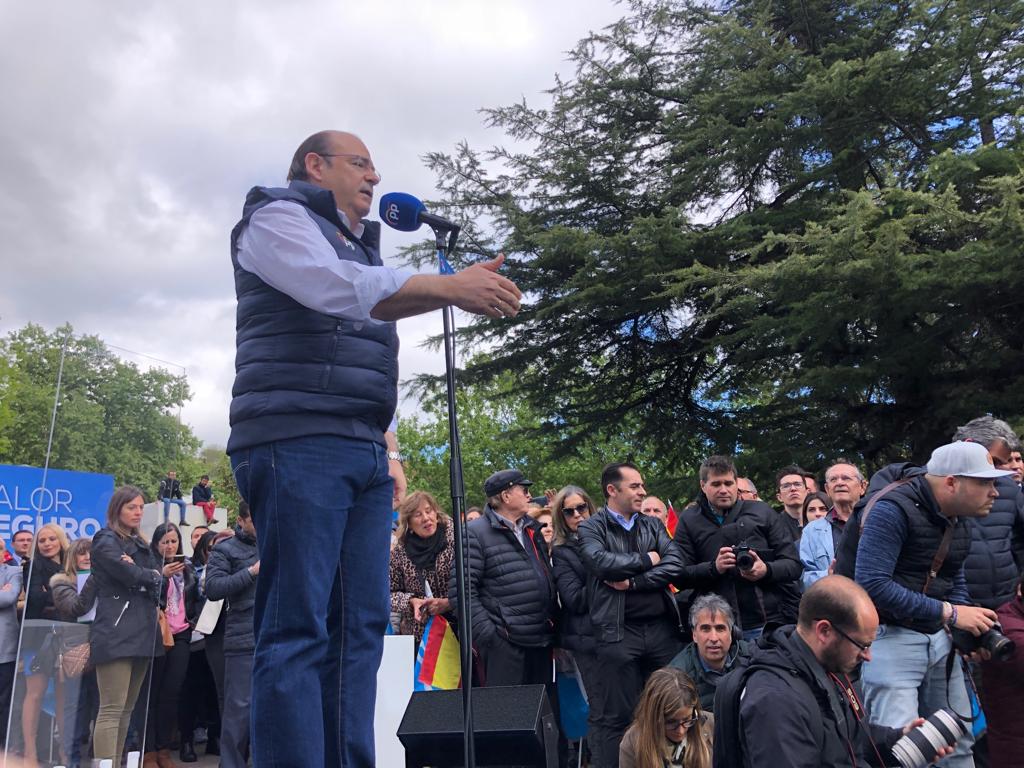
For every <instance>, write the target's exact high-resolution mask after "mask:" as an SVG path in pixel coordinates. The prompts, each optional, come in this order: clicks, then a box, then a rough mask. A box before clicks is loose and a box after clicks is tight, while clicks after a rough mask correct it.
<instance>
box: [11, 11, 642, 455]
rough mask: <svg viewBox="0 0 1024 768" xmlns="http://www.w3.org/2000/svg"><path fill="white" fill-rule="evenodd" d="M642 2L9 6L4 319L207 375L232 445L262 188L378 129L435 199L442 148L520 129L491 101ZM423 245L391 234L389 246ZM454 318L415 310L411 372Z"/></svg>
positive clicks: (202, 430)
mask: <svg viewBox="0 0 1024 768" xmlns="http://www.w3.org/2000/svg"><path fill="white" fill-rule="evenodd" d="M624 11H625V9H624V8H623V7H622V6H618V5H615V4H613V3H612V2H611V0H561V1H559V2H551V1H550V0H549V1H548V2H543V1H542V0H508V1H504V2H503V1H502V0H488V1H486V2H485V0H462V1H457V0H431V1H430V2H422V1H421V2H409V1H407V0H393V1H392V2H388V3H384V2H363V3H358V4H355V3H345V2H327V1H326V0H315V1H314V0H310V1H308V2H269V1H268V0H260V1H259V2H256V1H254V0H246V2H237V1H231V0H225V1H224V2H178V3H132V2H121V3H113V2H108V3H62V4H60V6H59V8H58V7H55V6H52V5H50V4H46V3H40V4H34V3H24V2H22V3H18V2H10V3H5V4H4V6H3V9H2V10H0V92H2V93H3V98H4V109H3V114H4V118H3V120H2V121H0V178H2V179H3V186H2V187H0V243H2V245H0V254H2V256H0V258H2V260H3V262H2V263H3V282H2V287H0V332H7V331H10V330H13V329H15V328H19V327H21V326H23V325H25V324H26V323H28V322H35V323H39V324H41V325H43V326H45V327H46V328H48V329H50V330H52V329H53V328H55V327H56V326H58V325H60V324H61V323H63V322H65V321H68V322H70V323H71V324H72V325H73V326H74V328H75V332H76V333H78V334H83V333H87V334H95V335H98V336H100V337H101V338H102V339H103V340H104V341H106V342H107V343H108V344H110V345H113V346H116V347H120V348H123V349H126V350H134V351H137V352H139V353H143V354H145V355H150V356H152V357H155V358H160V359H163V360H167V361H171V362H173V363H176V364H179V365H180V366H183V367H184V368H185V369H186V371H187V375H188V380H189V384H190V385H191V387H192V391H193V393H194V394H193V398H192V400H191V402H189V403H188V404H187V405H186V407H185V409H184V411H183V419H184V420H185V421H187V422H188V423H189V424H191V425H192V427H193V430H194V431H195V433H196V434H197V435H198V436H199V437H200V438H201V439H202V440H203V441H204V442H205V443H207V444H217V445H224V443H225V442H226V440H227V434H228V419H227V409H228V403H229V401H230V390H231V382H232V379H233V376H234V309H235V297H234V287H233V280H232V275H231V263H230V257H229V253H228V235H229V233H230V231H231V228H232V226H233V225H234V223H235V222H236V221H237V219H238V216H239V213H240V211H241V206H242V201H243V198H244V196H245V192H246V191H247V190H248V189H249V187H251V186H253V185H255V184H265V185H279V184H282V183H283V182H284V174H285V171H286V169H287V165H288V162H289V160H290V158H291V155H292V153H293V152H294V150H295V147H296V146H297V145H298V143H299V142H300V141H301V140H302V139H303V138H305V137H306V136H307V135H309V134H310V133H313V132H314V131H317V130H320V129H323V128H342V129H348V130H352V131H354V132H356V133H358V134H360V135H361V136H362V138H363V139H364V140H365V141H366V143H367V145H368V146H369V148H370V150H371V152H372V154H373V158H374V162H375V164H376V166H377V168H378V169H380V171H381V173H382V175H383V181H382V183H381V185H380V186H379V187H378V195H380V194H383V193H385V192H389V191H406V192H411V193H413V194H416V195H418V196H420V197H423V198H429V197H431V196H432V195H433V194H434V191H435V190H434V178H433V176H432V175H431V174H430V173H429V172H428V171H427V170H426V169H425V168H424V167H423V164H422V162H421V160H420V158H421V156H422V155H424V154H425V153H426V152H429V151H435V150H443V151H447V150H450V149H452V148H453V147H454V145H455V144H456V142H458V141H460V140H462V139H467V140H468V141H469V142H470V145H471V146H474V147H478V148H484V147H487V146H490V145H493V144H498V143H502V141H503V138H504V137H503V136H502V135H501V134H500V132H497V131H494V130H490V131H488V130H485V129H484V126H483V120H482V118H481V115H480V114H479V112H478V110H479V109H480V108H481V107H493V106H503V105H507V104H510V103H512V102H515V101H518V100H520V99H522V98H524V97H525V98H526V99H527V101H528V102H529V103H530V104H531V105H536V106H541V105H544V104H546V97H545V96H544V94H543V91H544V90H545V89H547V88H549V87H550V86H551V85H552V84H553V82H554V76H555V73H556V72H560V73H562V74H570V73H571V71H572V70H571V66H570V65H569V64H567V62H566V51H568V50H569V49H570V48H572V47H573V45H574V44H575V43H576V42H577V41H578V40H579V39H581V38H582V37H584V36H585V35H586V34H587V32H588V31H590V30H593V29H600V28H602V27H604V26H605V25H607V24H609V23H611V22H612V21H614V20H615V19H617V18H618V17H620V16H621V15H623V14H624ZM374 209H375V210H376V206H374ZM374 215H376V214H375V213H374ZM411 241H412V240H411V238H410V236H404V239H403V236H401V235H400V234H399V233H396V232H393V231H390V230H389V231H386V232H385V240H384V254H385V257H387V255H388V254H389V253H390V252H391V251H393V250H395V249H396V248H397V247H398V246H399V245H402V244H403V243H408V242H411ZM440 327H441V317H440V313H434V314H432V315H427V316H425V317H422V318H417V319H415V320H405V321H402V322H401V323H400V324H399V333H400V334H401V337H402V355H401V369H402V377H403V378H407V377H411V376H412V375H414V374H415V373H419V372H423V371H430V372H439V371H440V370H441V368H442V365H443V361H442V360H441V359H440V357H439V355H440V353H434V352H432V351H428V350H425V349H422V348H421V347H420V342H421V341H422V340H423V339H424V338H426V337H427V336H428V335H430V334H432V333H435V332H437V331H438V330H440ZM115 351H117V352H118V354H120V355H122V356H123V357H124V358H125V359H127V360H132V361H134V362H136V363H138V364H140V365H143V366H145V365H147V364H149V363H147V360H146V359H145V358H141V357H138V356H135V355H132V354H130V353H127V352H122V351H120V350H115ZM169 370H171V371H174V372H180V369H179V368H174V367H169ZM401 408H402V411H403V412H409V411H410V410H412V409H415V403H411V402H409V401H408V400H406V401H405V402H404V403H403V405H402V407H401Z"/></svg>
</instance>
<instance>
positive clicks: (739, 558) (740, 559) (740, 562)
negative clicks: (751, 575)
mask: <svg viewBox="0 0 1024 768" xmlns="http://www.w3.org/2000/svg"><path fill="white" fill-rule="evenodd" d="M732 553H733V554H734V555H736V567H737V568H739V569H740V570H741V571H749V570H750V569H751V568H753V567H754V556H753V555H752V554H750V547H748V546H747V545H746V543H744V542H740V543H739V544H733V547H732Z"/></svg>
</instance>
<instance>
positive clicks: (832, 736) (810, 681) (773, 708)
mask: <svg viewBox="0 0 1024 768" xmlns="http://www.w3.org/2000/svg"><path fill="white" fill-rule="evenodd" d="M877 629H878V614H877V613H876V612H875V607H874V605H873V604H872V602H871V598H869V597H868V595H867V593H866V592H865V591H864V589H863V588H861V587H860V586H858V585H857V584H856V583H855V582H853V581H851V580H850V579H847V578H846V577H844V576H826V577H825V578H823V579H820V580H819V581H817V582H815V583H814V584H813V585H811V587H810V588H809V589H808V590H807V592H805V593H804V595H803V597H802V598H801V600H800V612H799V618H798V620H797V624H796V626H786V627H780V628H778V629H774V630H772V631H769V632H768V633H767V634H765V635H764V636H763V637H762V639H761V641H760V642H759V643H758V645H757V647H756V648H755V649H754V651H753V654H752V657H751V659H750V662H749V666H747V667H746V668H745V669H738V670H737V671H735V672H733V674H732V676H730V678H726V680H725V681H723V682H722V683H721V684H720V685H719V687H718V691H717V693H716V698H715V716H716V721H715V765H716V766H718V765H723V766H724V765H729V766H744V768H754V767H755V766H757V767H760V766H766V765H780V766H782V765H784V766H802V767H809V766H815V768H817V767H818V766H820V767H821V768H832V767H833V766H834V767H835V768H849V767H850V766H861V765H866V764H870V765H892V764H894V761H893V760H892V755H891V749H892V745H893V744H895V743H896V742H897V741H898V740H899V739H900V737H901V736H903V735H904V734H905V733H906V732H908V731H909V730H910V729H911V728H914V727H916V726H917V725H919V724H920V723H921V722H923V721H922V720H920V719H917V718H913V717H912V718H910V719H909V721H908V722H907V723H905V724H904V725H903V726H901V727H894V728H890V727H885V726H877V725H871V724H870V723H869V720H868V713H867V712H866V711H865V704H864V698H863V696H862V694H861V692H860V688H859V686H858V684H857V683H856V682H854V681H853V680H851V678H850V677H849V674H850V672H852V671H853V670H854V668H855V667H856V666H857V665H858V664H859V663H861V662H862V661H867V660H869V659H870V658H871V651H872V641H873V640H874V637H875V632H876V630H877ZM948 751H949V750H948V748H945V749H944V750H943V751H941V752H940V755H942V754H946V753H947V752H948ZM737 752H738V753H740V754H736V753H737Z"/></svg>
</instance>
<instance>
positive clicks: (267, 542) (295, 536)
mask: <svg viewBox="0 0 1024 768" xmlns="http://www.w3.org/2000/svg"><path fill="white" fill-rule="evenodd" d="M231 466H232V469H233V471H234V475H235V482H236V484H237V485H238V490H239V492H240V493H241V494H242V497H243V498H244V499H245V500H246V501H247V502H248V503H249V506H250V507H251V509H252V515H253V519H254V521H255V523H256V541H257V547H258V550H259V556H260V576H259V580H258V582H257V585H256V603H255V606H254V619H255V620H254V628H255V636H256V652H255V658H254V662H253V684H252V734H253V742H252V755H253V765H256V766H259V768H293V767H294V768H307V766H325V767H329V768H333V766H350V767H354V766H372V765H374V740H373V710H374V701H375V699H376V689H377V667H379V666H380V658H381V654H382V653H383V648H384V631H385V627H386V626H387V623H388V617H389V610H390V609H389V585H388V560H389V557H390V547H389V544H390V538H391V495H392V487H393V481H392V480H391V477H390V475H388V460H387V453H386V451H385V448H384V446H383V445H379V444H377V443H373V442H369V441H365V440H352V439H348V438H342V437H335V436H331V435H314V436H310V437H302V438H296V439H293V440H281V441H279V442H275V443H267V444H264V445H259V446H255V447H253V448H248V449H244V450H241V451H237V452H236V453H234V454H232V455H231Z"/></svg>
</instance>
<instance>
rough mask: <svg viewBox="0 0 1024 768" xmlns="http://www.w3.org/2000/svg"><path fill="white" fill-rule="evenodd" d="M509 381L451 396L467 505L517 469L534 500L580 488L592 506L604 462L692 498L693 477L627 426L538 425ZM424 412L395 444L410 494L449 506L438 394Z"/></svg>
mask: <svg viewBox="0 0 1024 768" xmlns="http://www.w3.org/2000/svg"><path fill="white" fill-rule="evenodd" d="M514 383H515V377H513V376H512V375H510V374H507V373H506V374H503V375H501V376H498V377H497V378H495V379H494V380H492V381H490V382H487V383H482V384H478V385H469V386H462V387H460V389H459V392H458V396H457V405H458V422H459V433H460V437H461V440H460V445H461V448H462V464H463V474H464V479H465V491H466V506H473V505H477V506H482V505H483V503H484V501H485V498H484V496H483V484H484V480H485V479H486V478H487V476H488V475H490V474H491V473H492V472H496V471H498V470H500V469H506V468H509V467H512V468H516V469H519V470H520V471H521V472H523V474H525V475H526V476H527V477H528V478H530V479H531V480H532V481H533V482H534V484H535V485H534V487H533V491H534V495H540V494H542V493H543V492H544V490H545V489H546V488H555V489H558V488H561V487H562V486H564V485H568V484H573V485H579V486H582V487H583V488H585V489H586V490H587V492H588V493H590V494H591V497H592V498H593V499H594V501H595V503H600V502H601V500H602V496H601V487H600V477H601V469H602V468H603V467H604V465H605V464H607V463H609V462H613V461H634V462H637V463H638V464H639V465H640V466H641V468H642V469H643V472H644V474H645V476H646V479H647V481H648V486H649V491H650V492H651V493H655V494H659V495H664V496H668V497H670V498H672V499H682V498H683V497H684V496H692V495H693V493H694V489H695V487H696V486H695V480H694V475H695V473H694V472H689V471H687V470H688V468H684V469H683V472H682V474H679V473H677V471H676V468H674V467H672V466H671V465H668V464H666V463H665V462H662V461H659V460H658V458H657V455H656V454H655V453H654V452H653V451H652V450H651V449H650V446H649V443H648V441H647V440H645V439H644V436H643V435H642V434H640V433H638V432H636V431H635V430H634V426H633V425H632V424H630V423H629V422H625V423H623V424H620V425H618V426H616V427H609V428H603V429H599V430H595V431H593V432H591V433H589V434H586V435H573V434H571V432H570V430H567V429H565V428H564V427H560V426H559V425H557V424H554V423H551V422H547V421H545V420H544V417H543V416H542V414H541V412H540V411H539V410H537V409H535V408H534V407H532V406H531V405H530V403H529V401H528V400H527V399H526V398H525V397H524V396H522V395H521V394H517V393H516V391H515V386H514ZM421 405H422V409H423V413H424V415H423V416H422V417H421V416H413V417H411V418H409V419H405V418H403V419H401V420H400V421H399V425H398V440H399V445H401V446H402V451H403V453H405V454H406V456H407V457H408V461H407V463H406V468H405V472H406V479H407V480H408V483H409V490H410V491H415V490H423V491H428V492H430V493H431V494H433V495H434V497H435V498H436V499H437V500H438V502H439V503H440V504H441V505H442V506H443V507H444V508H445V509H449V510H450V509H451V483H450V478H449V464H448V459H449V452H448V414H447V406H446V401H445V398H444V396H443V393H436V392H435V393H434V394H433V395H429V396H428V397H427V398H426V399H425V400H424V402H423V403H422V404H421Z"/></svg>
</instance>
